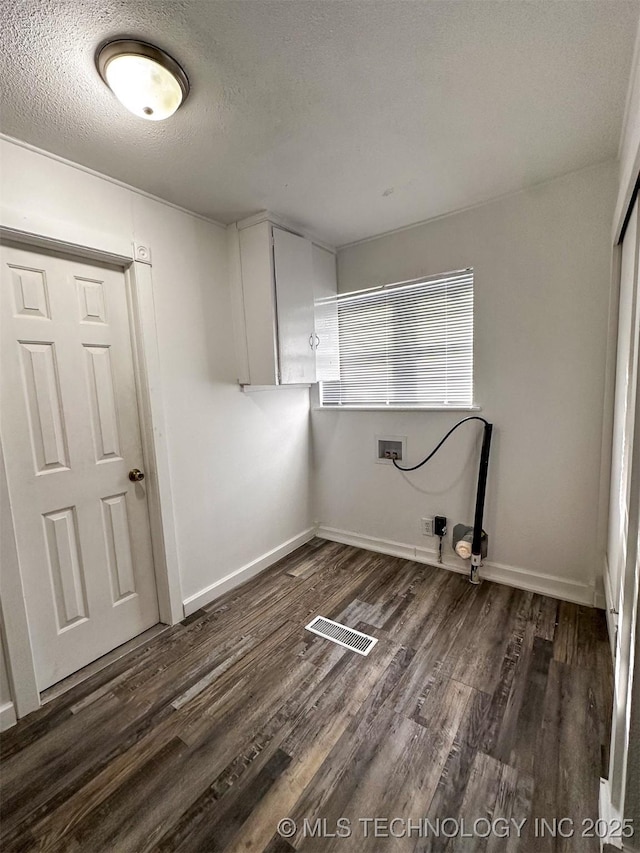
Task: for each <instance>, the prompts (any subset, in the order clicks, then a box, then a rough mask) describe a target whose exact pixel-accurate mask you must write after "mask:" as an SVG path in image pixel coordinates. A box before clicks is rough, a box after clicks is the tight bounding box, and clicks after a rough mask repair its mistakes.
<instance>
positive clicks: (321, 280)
mask: <svg viewBox="0 0 640 853" xmlns="http://www.w3.org/2000/svg"><path fill="white" fill-rule="evenodd" d="M311 256H312V259H313V296H314V319H315V345H316V379H318V380H319V381H320V382H322V381H325V382H328V381H329V380H331V379H340V358H339V350H338V305H337V303H336V293H337V289H338V287H337V279H336V256H335V255H334V254H333V252H330V251H329V250H328V249H323V248H322V246H316V245H313V246H312V248H311Z"/></svg>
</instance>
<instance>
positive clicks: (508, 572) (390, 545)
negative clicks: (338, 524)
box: [316, 524, 596, 607]
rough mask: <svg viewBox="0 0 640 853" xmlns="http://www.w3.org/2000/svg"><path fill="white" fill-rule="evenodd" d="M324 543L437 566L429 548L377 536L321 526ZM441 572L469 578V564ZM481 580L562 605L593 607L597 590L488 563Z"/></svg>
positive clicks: (453, 565) (448, 565)
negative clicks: (546, 596)
mask: <svg viewBox="0 0 640 853" xmlns="http://www.w3.org/2000/svg"><path fill="white" fill-rule="evenodd" d="M316 535H317V536H319V537H320V538H321V539H330V540H331V541H332V542H342V543H343V544H345V545H353V546H354V547H356V548H365V549H366V550H367V551H378V552H379V553H381V554H389V555H390V556H392V557H404V558H405V559H407V560H415V561H416V562H418V563H427V564H429V565H438V563H437V553H436V551H435V550H432V549H430V548H421V547H416V546H414V545H406V544H404V543H402V542H394V541H392V540H389V539H378V538H377V537H374V536H365V535H363V534H361V533H354V532H352V531H350V530H339V529H337V528H335V527H327V526H325V525H323V524H319V525H318V530H317V533H316ZM441 565H442V568H444V569H449V570H450V571H453V572H458V573H460V574H468V573H469V567H468V563H463V562H462V560H460V562H459V563H455V562H454V561H453V560H452V559H447V558H445V559H444V560H443V562H442V564H441ZM480 576H481V577H483V578H486V579H487V580H490V581H495V582H496V583H503V584H506V585H507V586H513V587H516V589H526V590H527V591H528V592H538V593H540V594H542V595H549V596H551V597H552V598H560V599H562V600H563V601H572V602H575V603H576V604H586V605H588V606H589V607H594V606H595V605H596V602H595V590H594V587H593V586H592V585H590V584H586V583H580V582H579V581H572V580H563V579H562V578H557V577H554V576H553V575H544V574H538V573H536V572H531V571H529V570H527V569H519V568H516V567H515V566H505V565H503V564H502V563H493V562H491V561H489V560H487V561H485V562H484V564H483V566H482V568H481V569H480Z"/></svg>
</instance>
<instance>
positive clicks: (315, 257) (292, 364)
mask: <svg viewBox="0 0 640 853" xmlns="http://www.w3.org/2000/svg"><path fill="white" fill-rule="evenodd" d="M228 233H229V265H230V274H231V279H232V282H234V283H235V285H236V286H235V287H234V288H233V295H234V302H235V305H234V310H235V326H236V338H237V355H238V362H239V368H238V373H239V377H238V378H239V381H240V383H241V384H243V385H254V386H256V385H297V384H309V383H312V382H316V381H317V380H318V379H330V378H333V375H334V374H335V372H336V371H337V369H338V367H337V365H338V360H337V309H336V306H335V301H333V302H332V301H331V297H333V298H334V300H335V295H336V266H335V255H334V254H333V253H332V252H330V251H328V250H326V249H323V248H321V247H319V246H316V245H314V244H313V243H312V242H311V241H310V240H308V239H306V238H305V237H301V236H299V235H298V234H294V233H292V232H291V231H289V230H287V229H286V228H282V227H280V226H278V225H275V224H274V223H273V222H270V221H268V220H267V219H266V218H265V219H262V220H261V221H257V222H255V224H250V223H249V222H246V224H245V223H240V224H239V225H238V226H235V225H234V226H230V227H229V231H228Z"/></svg>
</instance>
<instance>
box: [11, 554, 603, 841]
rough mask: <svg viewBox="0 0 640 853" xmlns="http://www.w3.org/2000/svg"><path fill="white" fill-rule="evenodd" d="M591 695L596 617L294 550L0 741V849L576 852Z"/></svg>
mask: <svg viewBox="0 0 640 853" xmlns="http://www.w3.org/2000/svg"><path fill="white" fill-rule="evenodd" d="M318 613H320V614H322V615H324V616H328V617H329V618H332V619H336V620H338V621H341V622H344V623H347V624H348V625H350V626H351V627H354V628H358V629H359V630H364V631H366V632H368V633H370V634H373V635H374V636H376V637H377V638H378V639H379V642H378V644H377V645H376V646H375V648H374V649H373V651H372V652H371V654H370V655H369V657H362V656H361V655H358V654H355V653H353V652H351V651H348V650H346V649H344V648H342V647H340V646H336V645H335V644H333V643H331V642H329V641H327V640H324V639H321V638H319V637H316V636H315V635H313V634H311V633H309V632H307V631H305V630H304V625H305V624H307V622H308V621H309V620H310V618H311V617H312V616H314V615H316V614H318ZM611 685H612V674H611V661H610V654H609V647H608V641H607V636H606V627H605V619H604V614H603V613H602V612H601V611H597V610H593V609H590V608H587V607H579V606H577V605H573V604H566V603H563V602H558V601H556V600H554V599H550V598H545V597H543V596H540V595H535V594H533V593H528V592H522V591H519V590H514V589H510V588H509V587H506V586H500V585H498V584H493V583H489V582H486V581H485V582H483V583H482V585H481V586H479V587H474V586H471V585H470V584H469V583H467V581H466V578H465V577H463V576H461V575H457V574H453V573H451V572H447V571H445V570H442V569H438V568H434V567H431V566H424V565H420V564H417V563H413V562H410V561H407V560H402V559H399V558H393V557H386V556H383V555H379V554H373V553H370V552H366V551H361V550H359V549H356V548H351V547H347V546H344V545H336V544H334V543H331V542H323V541H320V540H314V541H313V542H311V543H309V544H308V545H306V546H304V547H303V548H300V549H299V550H298V551H296V552H295V553H294V554H292V555H291V556H289V557H288V558H286V559H285V560H282V561H281V562H280V563H278V564H277V565H275V566H273V567H272V568H271V569H270V570H268V571H267V572H265V573H264V574H262V575H260V576H259V577H257V578H255V579H254V580H252V581H250V582H249V583H247V584H245V585H244V586H243V587H240V588H239V589H237V590H234V591H232V592H230V593H228V594H227V595H226V596H225V597H224V598H222V599H218V600H217V601H216V602H214V603H213V604H212V605H211V606H210V607H208V608H206V609H205V610H201V611H198V613H195V614H193V615H192V616H191V617H189V618H188V619H185V621H184V622H183V623H182V624H180V625H176V626H174V627H173V628H171V629H168V630H167V631H165V632H164V633H162V634H160V635H159V636H156V637H154V638H153V639H152V640H151V641H150V642H149V643H148V644H146V645H144V646H143V647H141V648H139V649H136V650H135V651H132V652H130V653H129V654H128V655H126V656H125V657H124V658H121V659H119V660H117V661H115V662H113V663H111V664H109V666H108V667H107V668H106V669H104V670H102V671H100V672H98V673H96V674H94V675H93V676H91V678H90V679H89V680H87V681H85V682H83V683H80V684H76V685H75V686H74V687H73V688H72V689H71V690H70V691H69V692H68V693H66V694H64V695H62V696H59V697H58V698H56V699H54V700H52V701H51V702H50V703H49V704H47V705H45V706H44V707H43V708H41V709H40V710H39V711H37V712H35V713H34V714H32V715H31V716H29V717H28V718H26V719H25V720H22V721H21V722H20V723H19V724H18V725H17V726H16V727H15V728H13V729H11V730H10V731H9V732H7V733H5V735H4V736H3V738H2V773H1V785H2V825H1V835H2V839H1V840H2V849H3V850H4V851H10V850H11V851H30V850H42V851H82V853H99V851H110V852H111V853H113V851H151V850H153V851H202V852H203V853H210V851H211V853H212V851H256V853H259V851H268V853H285V851H288V853H291V851H293V850H302V851H316V850H322V851H360V850H363V851H364V850H373V851H384V850H394V851H395V850H403V851H404V850H407V851H421V853H422V851H432V852H433V853H436V851H442V853H447V852H448V851H480V850H483V851H488V852H489V853H494V851H506V853H547V851H576V853H578V851H579V853H583V851H597V850H598V849H599V845H598V841H597V839H595V838H588V837H583V833H584V831H585V829H586V830H588V824H584V825H583V821H587V820H589V819H596V818H597V816H598V814H597V803H598V780H599V777H600V776H601V775H602V774H603V773H604V770H605V768H606V760H607V755H606V753H607V741H608V733H609V722H610V713H611V701H612V697H611ZM286 817H287V818H291V819H292V821H294V822H295V829H294V828H293V824H292V825H291V827H289V828H288V831H289V832H290V833H291V834H290V836H289V837H287V838H284V837H282V835H279V834H278V832H277V826H278V823H279V821H281V820H282V819H283V818H286ZM374 818H378V819H380V820H379V822H378V824H374V823H373V819H374ZM394 818H395V819H396V820H395V822H393V823H390V821H391V820H392V819H394ZM447 818H448V819H449V820H448V821H447V820H445V819H447ZM536 818H537V819H538V821H541V820H542V819H546V820H547V821H548V829H547V831H546V834H545V835H544V837H542V836H541V833H540V830H541V826H542V824H541V823H540V822H539V823H538V833H537V837H536V832H535V828H536V825H535V824H534V820H535V819H536ZM554 818H555V819H558V818H569V819H571V820H572V821H573V828H574V831H573V834H572V835H571V834H570V833H569V829H570V825H569V824H568V823H567V822H565V823H564V824H563V825H562V833H563V835H569V837H553V836H552V827H553V820H554ZM318 819H320V821H319V822H317V821H318ZM425 819H428V821H429V823H427V822H426V820H425ZM525 819H526V823H525V824H524V826H523V827H522V829H521V830H520V832H521V837H518V830H517V826H516V824H514V823H507V822H508V821H517V822H518V825H520V826H522V824H521V822H522V821H524V820H525ZM305 820H306V823H305ZM385 820H386V821H387V822H386V823H385ZM476 820H478V821H479V822H478V823H476V824H474V821H476ZM347 821H349V822H350V824H349V823H347ZM409 821H411V822H412V823H411V824H410V823H409ZM488 821H495V823H494V824H493V826H494V829H495V832H494V833H493V834H489V836H488V837H483V836H484V835H486V833H487V831H488V823H487V822H488ZM283 829H287V827H283ZM506 829H508V830H509V836H508V837H501V835H503V834H504V832H505V831H506ZM336 832H337V834H338V836H340V835H343V836H347V837H335V836H336ZM349 833H350V835H349ZM332 834H333V835H332ZM320 835H323V836H324V837H320ZM449 836H452V837H449Z"/></svg>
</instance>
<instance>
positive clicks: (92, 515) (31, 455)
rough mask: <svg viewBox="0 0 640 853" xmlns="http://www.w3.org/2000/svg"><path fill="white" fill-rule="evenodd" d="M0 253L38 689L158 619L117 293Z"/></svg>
mask: <svg viewBox="0 0 640 853" xmlns="http://www.w3.org/2000/svg"><path fill="white" fill-rule="evenodd" d="M0 258H1V267H2V277H1V282H0V284H1V296H2V300H1V301H2V304H1V306H0V307H1V313H2V341H1V356H2V368H1V379H2V415H1V421H0V427H1V430H2V442H3V445H4V449H5V455H6V465H7V478H8V482H9V494H10V501H11V507H12V511H13V517H14V523H15V528H16V539H17V544H18V555H19V560H20V568H21V573H22V578H23V584H24V590H25V598H26V605H27V614H28V618H29V627H30V632H31V635H32V642H33V648H34V655H35V666H36V674H37V679H38V687H39V689H40V690H44V689H45V688H46V687H49V686H50V685H51V684H54V683H55V682H56V681H59V680H60V679H62V678H64V677H65V676H67V675H69V674H70V673H72V672H75V671H76V670H78V669H80V668H81V667H83V666H85V665H86V664H87V663H90V662H91V661H93V660H95V659H96V658H97V657H100V656H101V655H103V654H105V653H106V652H108V651H110V650H111V649H113V648H115V647H116V646H118V645H121V644H122V643H124V642H126V641H127V640H129V639H131V638H132V637H134V636H136V635H137V634H139V633H141V632H142V631H144V630H146V629H147V628H149V627H151V626H152V625H154V624H155V623H156V622H157V621H158V604H157V596H156V588H155V577H154V571H153V559H152V551H151V536H150V530H149V517H148V508H147V500H146V493H145V488H144V483H135V484H134V483H131V482H130V481H129V479H128V472H129V470H130V469H131V468H142V445H141V439H140V427H139V422H138V410H137V400H136V392H135V380H134V373H133V356H132V350H131V337H130V328H129V315H128V302H127V290H126V281H125V277H124V273H123V272H122V271H121V270H118V269H115V268H112V267H108V266H102V265H99V264H94V263H87V262H84V261H79V260H77V261H76V260H70V259H68V258H64V257H58V256H56V255H54V254H50V253H47V252H44V251H42V252H39V251H30V250H26V249H23V248H19V247H14V246H2V247H0Z"/></svg>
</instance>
